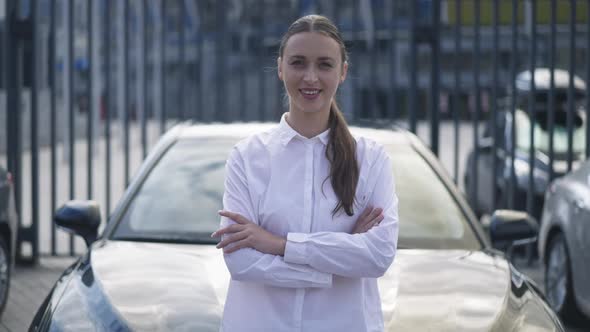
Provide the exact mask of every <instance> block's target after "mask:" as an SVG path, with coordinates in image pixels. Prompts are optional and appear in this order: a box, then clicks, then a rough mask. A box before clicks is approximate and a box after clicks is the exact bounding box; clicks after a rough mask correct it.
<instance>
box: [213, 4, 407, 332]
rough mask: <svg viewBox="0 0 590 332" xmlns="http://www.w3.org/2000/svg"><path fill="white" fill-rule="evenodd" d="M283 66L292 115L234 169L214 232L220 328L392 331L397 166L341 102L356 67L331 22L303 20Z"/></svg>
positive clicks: (232, 159)
mask: <svg viewBox="0 0 590 332" xmlns="http://www.w3.org/2000/svg"><path fill="white" fill-rule="evenodd" d="M277 63H278V76H279V79H280V80H282V81H283V83H284V86H285V89H286V91H287V95H288V97H289V112H287V113H285V114H284V115H283V117H282V119H281V121H280V124H279V125H278V126H277V127H275V128H273V129H271V130H269V131H267V132H264V133H260V134H256V135H253V136H252V137H249V138H247V139H245V140H243V141H241V142H240V143H238V144H237V145H236V146H235V147H234V149H233V150H232V152H231V153H230V156H229V159H228V161H227V166H226V169H227V175H226V182H225V193H224V196H223V206H224V210H223V211H220V213H219V214H220V215H221V216H222V218H221V227H222V228H221V229H220V230H218V231H217V232H215V233H213V234H212V236H214V237H216V236H221V238H222V240H221V242H220V243H219V244H218V246H217V247H218V248H223V250H224V257H225V262H226V265H227V267H228V269H229V271H230V273H231V281H230V286H229V290H228V295H227V300H226V304H225V308H224V314H223V320H222V326H221V330H223V331H355V332H358V331H382V330H383V317H382V313H381V302H380V298H379V292H378V289H377V279H376V278H377V277H380V276H382V275H383V274H384V273H385V271H386V270H387V269H388V267H389V266H390V265H391V263H392V261H393V259H394V256H395V253H396V244H397V233H398V220H397V219H398V217H397V205H398V202H397V196H396V194H395V191H394V190H395V189H394V182H393V177H392V166H391V161H390V160H389V158H388V156H387V155H386V153H385V152H384V150H383V148H382V147H381V146H379V145H377V144H376V143H375V142H372V141H370V140H368V139H365V138H357V139H355V138H354V137H353V136H352V135H351V134H350V132H349V130H348V127H347V124H346V121H345V120H344V117H343V115H342V113H341V112H340V110H339V109H338V107H337V105H336V102H335V100H334V96H335V94H336V91H337V88H338V86H339V85H340V83H342V82H343V81H344V80H345V78H346V72H347V69H348V63H347V61H346V50H345V47H344V43H343V41H342V38H341V37H340V34H339V32H338V30H337V28H336V27H335V26H334V24H332V22H330V21H329V20H328V19H327V18H325V17H323V16H317V15H310V16H305V17H302V18H300V19H298V20H297V21H295V22H294V23H293V24H292V25H291V26H290V28H289V30H288V31H287V33H286V34H285V36H284V37H283V39H282V41H281V45H280V49H279V58H278V59H277ZM373 207H376V208H373Z"/></svg>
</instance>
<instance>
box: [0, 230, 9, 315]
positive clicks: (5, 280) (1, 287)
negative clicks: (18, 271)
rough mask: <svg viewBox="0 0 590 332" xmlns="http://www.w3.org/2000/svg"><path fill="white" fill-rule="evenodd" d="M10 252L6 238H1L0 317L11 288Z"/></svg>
mask: <svg viewBox="0 0 590 332" xmlns="http://www.w3.org/2000/svg"><path fill="white" fill-rule="evenodd" d="M10 266H11V264H10V252H9V251H8V245H7V244H6V241H5V240H4V238H2V237H0V315H2V313H3V312H4V307H5V306H6V301H7V300H8V289H9V288H10Z"/></svg>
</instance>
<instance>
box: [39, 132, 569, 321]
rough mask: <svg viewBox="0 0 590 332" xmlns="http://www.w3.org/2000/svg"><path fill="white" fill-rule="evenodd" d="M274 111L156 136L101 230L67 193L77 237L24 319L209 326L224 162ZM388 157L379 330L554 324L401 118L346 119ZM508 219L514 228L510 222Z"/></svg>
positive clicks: (504, 217)
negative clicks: (393, 197) (252, 119)
mask: <svg viewBox="0 0 590 332" xmlns="http://www.w3.org/2000/svg"><path fill="white" fill-rule="evenodd" d="M271 126H272V125H271V124H225V125H221V124H220V125H193V126H189V125H180V126H177V127H175V128H173V129H171V130H170V131H169V132H168V133H167V134H165V135H164V136H163V138H161V139H160V141H159V143H158V144H157V146H156V147H155V148H154V149H153V150H152V152H151V153H150V155H149V156H148V157H147V159H146V160H145V162H144V163H143V165H142V166H141V168H140V170H139V171H138V175H136V176H135V177H134V180H133V181H132V182H131V184H130V185H129V188H128V189H127V191H126V193H125V194H124V196H123V198H122V199H121V201H120V202H119V204H118V205H117V207H116V209H115V211H114V212H113V213H112V214H111V217H110V219H109V221H108V223H107V225H106V227H105V228H104V231H103V233H102V235H101V236H99V235H98V227H99V225H100V212H99V211H100V209H99V206H98V204H97V203H96V202H93V201H71V202H69V203H66V204H65V205H64V206H63V207H62V208H60V209H59V210H58V211H57V212H56V215H55V221H56V223H57V225H58V226H60V227H61V228H64V229H66V230H69V231H70V232H73V233H76V234H78V235H80V236H82V237H83V238H84V239H85V241H86V243H87V244H88V247H89V249H88V251H87V253H86V254H85V255H84V256H83V257H81V258H80V259H79V260H78V261H77V262H75V263H74V264H73V265H71V266H70V267H69V268H68V269H67V270H66V271H65V272H64V273H63V275H62V276H61V277H60V278H59V280H58V281H57V282H56V284H55V286H54V287H53V289H52V290H51V292H50V293H49V295H48V296H47V297H46V299H45V300H44V302H43V304H42V305H41V307H40V308H39V310H38V312H37V313H36V315H35V317H34V319H33V321H32V323H31V325H30V330H31V331H49V330H51V331H59V330H76V331H84V330H115V331H128V330H138V331H144V330H165V331H174V330H183V331H218V330H219V323H220V321H221V315H222V311H223V306H224V302H225V298H226V292H227V288H228V285H229V279H230V275H229V272H228V271H227V268H226V266H225V263H224V260H223V255H222V252H221V251H220V250H218V249H216V248H215V244H216V243H217V241H216V240H215V239H212V238H211V237H210V234H211V233H212V232H213V231H215V230H217V229H218V227H219V216H218V214H217V211H218V210H219V209H220V208H221V207H222V195H223V190H224V185H223V184H224V174H225V161H226V158H227V156H228V155H229V151H230V149H231V147H232V146H233V145H234V144H235V143H236V142H237V141H238V140H240V139H242V138H244V137H246V136H248V135H250V134H252V133H254V132H258V131H261V130H267V129H269V128H270V127H271ZM352 131H353V134H355V135H362V136H365V137H369V138H372V139H374V140H376V141H377V142H380V143H381V144H383V145H384V147H385V149H386V151H387V152H388V153H389V155H390V156H391V158H392V160H393V165H394V167H393V170H392V172H394V174H395V178H396V191H397V193H398V196H399V201H400V205H399V215H400V231H399V243H398V253H397V255H396V258H395V262H394V264H393V265H392V266H391V268H390V269H389V270H388V271H387V272H386V274H385V275H384V276H383V277H381V278H380V279H379V288H380V293H381V298H382V303H383V305H382V309H383V315H384V322H385V324H386V330H387V331H410V330H420V331H428V330H436V331H441V330H443V331H456V330H464V329H475V330H482V331H483V330H485V331H490V330H495V331H519V330H523V331H525V330H532V329H534V330H535V331H563V328H562V325H561V323H560V321H559V319H558V317H557V315H556V314H555V313H554V312H553V310H551V308H550V307H549V305H548V304H547V303H546V302H545V300H544V299H543V297H542V295H540V293H539V291H538V288H537V286H536V285H535V284H534V282H533V281H531V279H529V278H528V277H527V276H525V275H523V274H522V273H520V272H519V271H518V270H517V269H516V268H515V267H514V266H512V265H511V264H510V263H509V262H508V261H507V260H506V259H505V258H504V256H503V254H502V253H501V252H499V251H497V250H494V249H492V248H491V244H490V240H489V238H488V235H487V234H486V233H484V231H483V229H482V228H481V226H480V225H479V223H478V222H477V220H476V218H475V215H474V214H473V212H472V211H471V210H470V208H469V206H468V204H467V202H466V201H465V200H464V198H463V197H462V195H461V194H460V192H459V191H458V189H457V188H456V187H455V185H454V183H453V181H452V180H451V179H450V177H449V176H448V175H447V174H446V173H445V172H444V171H443V168H442V166H441V164H440V163H439V161H438V160H437V159H436V157H435V156H434V155H433V154H432V153H431V152H430V151H429V150H428V149H427V147H426V146H425V145H424V144H423V143H421V141H420V140H419V139H418V138H417V137H416V136H414V135H412V134H410V133H409V132H406V131H403V130H399V129H396V130H391V129H371V128H358V127H352ZM492 219H493V221H492V224H491V226H490V230H491V231H492V233H491V239H492V241H500V242H502V241H512V240H516V239H519V238H528V237H531V236H536V231H535V230H534V227H532V226H531V225H530V222H529V220H528V219H530V218H528V215H527V214H526V213H522V212H521V213H518V212H514V211H500V212H497V213H496V214H494V217H493V218H492ZM514 227H517V228H519V229H520V231H519V232H513V231H512V228H514Z"/></svg>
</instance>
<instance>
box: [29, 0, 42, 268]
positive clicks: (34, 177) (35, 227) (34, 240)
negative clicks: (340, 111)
mask: <svg viewBox="0 0 590 332" xmlns="http://www.w3.org/2000/svg"><path fill="white" fill-rule="evenodd" d="M30 6H31V22H32V24H33V27H32V28H33V38H32V41H31V53H32V54H33V55H32V59H31V61H32V67H33V68H32V71H31V87H32V91H31V114H30V115H31V137H30V139H31V194H32V196H31V217H32V220H31V222H32V223H31V226H30V227H31V239H30V241H31V247H32V255H31V256H32V257H31V259H32V261H33V262H34V263H36V262H37V260H38V258H39V140H38V137H37V135H38V132H39V130H38V123H37V117H38V111H39V110H38V106H39V105H38V92H39V75H38V72H39V58H38V56H37V55H38V53H39V32H40V31H39V3H38V1H37V0H31V2H30Z"/></svg>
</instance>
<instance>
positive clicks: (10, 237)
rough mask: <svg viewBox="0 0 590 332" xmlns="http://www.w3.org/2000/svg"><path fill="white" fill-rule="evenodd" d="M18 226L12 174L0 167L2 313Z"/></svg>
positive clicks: (0, 306)
mask: <svg viewBox="0 0 590 332" xmlns="http://www.w3.org/2000/svg"><path fill="white" fill-rule="evenodd" d="M17 227H18V218H17V214H16V205H15V203H14V189H13V184H12V175H11V174H10V173H8V172H7V171H6V170H5V169H4V168H2V167H0V315H1V314H2V313H3V312H4V308H5V307H6V301H7V300H8V291H9V289H10V275H11V271H12V268H13V265H14V256H15V249H16V232H17Z"/></svg>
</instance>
